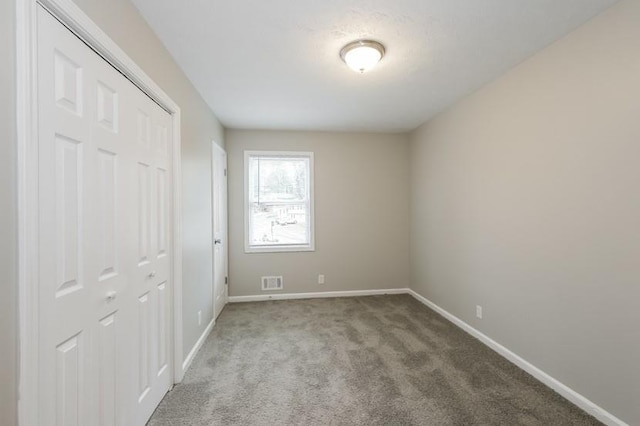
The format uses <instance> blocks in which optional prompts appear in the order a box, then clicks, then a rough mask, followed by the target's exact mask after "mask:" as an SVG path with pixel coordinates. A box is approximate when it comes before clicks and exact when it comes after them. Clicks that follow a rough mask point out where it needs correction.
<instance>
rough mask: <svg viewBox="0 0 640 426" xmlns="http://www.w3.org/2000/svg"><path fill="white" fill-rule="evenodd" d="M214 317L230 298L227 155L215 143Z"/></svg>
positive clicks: (213, 185)
mask: <svg viewBox="0 0 640 426" xmlns="http://www.w3.org/2000/svg"><path fill="white" fill-rule="evenodd" d="M212 150H213V168H212V169H213V173H212V175H213V184H212V187H213V197H212V199H213V209H212V210H213V241H214V242H213V315H214V318H217V317H218V315H220V312H222V309H223V308H224V305H225V304H226V303H227V297H228V294H229V292H228V279H227V269H228V268H227V252H228V243H227V153H226V152H225V151H224V150H223V149H222V148H220V146H219V145H218V144H216V143H215V142H214V143H213V149H212Z"/></svg>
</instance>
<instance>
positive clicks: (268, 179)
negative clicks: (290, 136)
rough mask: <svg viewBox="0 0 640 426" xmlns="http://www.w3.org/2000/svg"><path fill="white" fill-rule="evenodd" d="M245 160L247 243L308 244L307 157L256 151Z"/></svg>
mask: <svg viewBox="0 0 640 426" xmlns="http://www.w3.org/2000/svg"><path fill="white" fill-rule="evenodd" d="M248 160H249V161H248V170H247V179H248V194H247V196H248V201H249V211H248V212H247V216H248V222H249V223H248V225H249V226H248V230H249V235H248V243H249V246H251V247H258V248H259V247H265V248H266V247H274V248H277V247H278V246H299V247H301V248H304V247H305V246H306V247H309V246H310V245H311V223H310V218H311V214H310V206H311V201H310V193H311V187H310V170H311V167H310V162H311V157H310V156H309V155H304V154H301V155H300V156H292V155H282V156H278V155H277V153H274V154H271V153H269V154H268V155H262V154H257V153H256V154H250V155H249V157H248Z"/></svg>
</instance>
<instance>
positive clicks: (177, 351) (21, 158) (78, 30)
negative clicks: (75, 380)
mask: <svg viewBox="0 0 640 426" xmlns="http://www.w3.org/2000/svg"><path fill="white" fill-rule="evenodd" d="M15 3H16V64H17V65H16V80H17V85H16V130H17V152H18V158H17V160H18V164H17V175H18V176H17V181H18V285H19V289H18V310H19V324H20V325H19V335H18V339H19V351H20V354H19V362H20V367H19V371H20V381H19V389H18V393H19V401H18V418H19V424H20V425H21V426H31V425H33V426H35V425H38V424H40V422H39V420H40V419H38V418H37V413H38V411H39V410H38V377H39V373H38V353H39V348H38V332H39V330H38V320H39V318H38V314H39V309H38V308H39V306H38V291H39V290H38V288H39V286H38V276H39V259H38V247H39V246H38V242H39V230H38V216H39V205H38V114H37V111H38V104H37V102H38V99H37V95H38V93H37V66H38V64H37V26H36V15H37V13H36V12H37V6H38V4H39V5H41V6H43V7H44V8H45V9H47V10H48V11H49V12H50V13H51V14H52V15H54V16H55V17H56V18H57V19H58V20H59V21H60V22H61V23H62V24H64V25H65V26H66V27H67V28H68V29H69V30H70V31H71V32H72V33H74V34H75V35H76V36H77V37H79V38H80V39H81V40H82V41H83V42H85V43H86V44H87V45H88V46H89V47H90V48H91V49H93V50H94V51H95V52H96V53H97V54H98V55H100V56H101V57H102V58H104V59H105V60H106V61H107V62H108V63H110V64H111V65H112V66H113V67H115V68H116V69H117V70H118V71H119V72H121V73H122V74H123V75H124V76H125V77H127V78H128V79H129V80H131V81H132V82H133V83H134V84H135V85H136V86H137V87H138V88H140V90H142V91H143V92H144V93H145V94H146V95H147V96H149V97H150V98H151V99H153V100H154V101H155V102H156V103H158V104H159V105H160V106H161V107H162V108H163V109H165V110H166V111H167V112H168V113H169V114H170V115H171V120H172V128H173V134H172V144H173V145H172V152H171V155H172V160H171V163H172V168H173V171H172V175H173V179H172V182H171V184H172V186H173V189H172V191H173V203H172V206H171V212H170V215H171V225H172V235H171V237H172V256H173V259H172V266H171V278H172V280H173V294H172V300H171V323H172V324H173V327H172V333H171V334H172V338H171V349H172V350H171V355H172V358H173V359H172V361H171V363H170V364H171V365H172V370H173V372H172V377H173V382H174V383H179V382H180V381H182V378H183V376H184V371H183V365H182V364H183V353H182V211H181V206H182V174H181V143H180V107H179V106H178V104H176V103H175V102H174V101H173V100H172V99H171V98H170V97H169V96H168V95H167V94H166V93H165V92H164V91H163V90H162V89H161V88H160V86H158V85H157V84H156V83H155V82H154V81H153V80H152V79H151V78H150V77H149V76H148V75H147V74H146V73H145V72H144V71H143V70H142V69H141V68H140V67H139V66H138V65H137V64H136V63H135V62H134V61H133V60H132V59H131V58H130V57H129V56H128V55H127V54H126V53H125V52H124V51H123V50H122V49H120V47H118V45H117V44H116V43H115V42H114V41H113V40H111V39H110V38H109V37H108V36H107V35H106V34H105V33H104V32H103V31H102V30H101V29H100V28H99V27H98V26H97V25H96V23H95V22H93V21H92V20H91V19H90V18H89V17H88V16H87V15H86V14H85V13H84V12H83V11H82V10H81V9H80V8H79V7H78V6H77V5H76V4H75V3H74V2H73V1H72V0H15Z"/></svg>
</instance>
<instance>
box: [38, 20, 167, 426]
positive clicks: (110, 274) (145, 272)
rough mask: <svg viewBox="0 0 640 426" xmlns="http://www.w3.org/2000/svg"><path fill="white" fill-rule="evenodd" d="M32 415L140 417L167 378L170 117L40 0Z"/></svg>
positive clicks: (69, 420)
mask: <svg viewBox="0 0 640 426" xmlns="http://www.w3.org/2000/svg"><path fill="white" fill-rule="evenodd" d="M38 105H39V109H38V115H39V119H38V120H39V123H38V125H39V129H38V131H39V136H38V149H39V203H40V211H39V232H40V250H39V257H40V279H39V282H40V288H39V303H40V312H39V335H40V341H39V351H40V353H39V371H38V375H39V382H40V387H39V413H38V414H39V419H40V424H43V425H45V424H47V425H48V424H55V425H65V426H72V425H114V424H118V425H132V424H144V423H145V422H146V420H147V419H148V417H149V416H150V415H151V413H152V412H153V409H154V408H155V407H156V406H157V404H158V403H159V401H160V400H161V399H162V397H163V395H164V394H165V393H166V391H167V390H168V389H169V387H170V385H171V372H170V367H169V366H170V365H171V362H170V359H169V357H170V353H171V351H170V350H169V347H170V346H169V345H170V342H171V328H170V327H169V320H170V312H171V310H170V307H171V298H170V295H171V282H170V279H169V278H170V272H171V271H170V268H171V240H170V235H171V228H170V222H171V218H170V216H169V215H170V208H169V207H170V202H171V196H172V193H171V185H170V182H171V169H170V156H169V153H170V146H171V140H170V135H171V134H172V133H171V127H170V126H171V120H170V117H169V115H168V114H167V113H166V112H165V111H163V110H162V109H161V108H160V107H159V106H158V105H156V104H155V103H154V102H153V101H151V99H149V98H148V97H147V96H146V95H144V94H143V93H142V92H141V91H140V90H139V89H137V88H136V87H135V86H134V85H133V84H132V83H131V82H129V81H128V80H127V79H126V78H124V77H123V76H122V75H121V74H119V73H118V72H117V71H116V70H115V69H113V68H112V67H111V66H110V65H109V64H108V63H107V62H105V61H104V60H103V59H102V58H100V57H99V56H98V55H97V54H96V53H95V52H93V51H92V50H91V49H90V48H88V47H87V46H86V45H85V44H84V43H83V42H82V41H80V40H79V39H78V38H77V37H75V36H74V35H73V34H72V33H71V32H70V31H69V30H67V29H66V28H65V27H64V26H63V25H62V24H60V23H59V22H58V21H57V20H56V19H55V18H53V17H52V16H51V15H50V14H49V13H48V12H46V11H45V10H44V9H42V8H41V7H39V10H38Z"/></svg>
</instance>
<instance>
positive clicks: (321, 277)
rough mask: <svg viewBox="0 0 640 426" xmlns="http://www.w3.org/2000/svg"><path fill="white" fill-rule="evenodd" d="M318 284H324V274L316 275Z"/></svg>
mask: <svg viewBox="0 0 640 426" xmlns="http://www.w3.org/2000/svg"><path fill="white" fill-rule="evenodd" d="M318 284H324V274H320V275H318Z"/></svg>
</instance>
